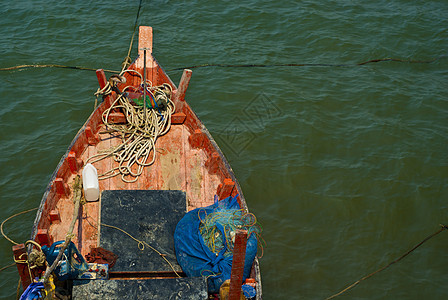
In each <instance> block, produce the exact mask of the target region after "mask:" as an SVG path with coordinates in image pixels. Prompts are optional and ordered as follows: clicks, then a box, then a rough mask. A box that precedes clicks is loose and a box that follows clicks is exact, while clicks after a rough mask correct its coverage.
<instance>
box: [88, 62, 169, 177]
mask: <svg viewBox="0 0 448 300" xmlns="http://www.w3.org/2000/svg"><path fill="white" fill-rule="evenodd" d="M126 72H134V73H136V74H137V75H138V76H139V77H140V81H143V80H142V78H143V77H142V75H141V74H140V73H139V72H137V71H135V70H130V69H129V70H124V71H123V72H122V73H121V74H120V75H122V74H124V73H126ZM147 84H148V91H147V93H148V94H149V96H150V97H152V99H154V101H156V100H158V99H160V98H163V99H164V100H165V101H166V103H167V107H166V109H164V110H159V109H157V108H156V109H146V119H145V113H144V111H145V109H144V108H143V107H142V106H139V105H133V104H132V103H131V100H130V99H129V98H128V97H126V96H124V95H125V93H124V92H125V91H126V90H127V89H129V88H130V87H131V86H127V87H125V88H124V89H123V94H122V95H119V96H118V97H117V99H115V101H114V102H113V103H112V105H111V106H110V107H109V108H108V109H106V110H105V111H104V113H103V115H102V119H103V123H104V124H105V125H106V127H107V128H108V129H112V130H113V131H116V132H117V133H119V134H120V135H121V144H119V145H118V146H116V147H114V148H112V149H109V150H106V151H102V152H100V153H98V154H96V155H93V156H91V157H89V158H88V159H87V162H90V163H92V164H93V163H96V162H98V161H100V160H102V159H105V158H108V157H112V158H113V160H114V161H115V162H116V163H117V164H118V166H116V167H113V168H112V169H110V170H106V171H105V172H104V173H103V174H100V175H99V176H98V178H99V179H100V180H102V179H107V178H111V177H114V176H117V175H119V174H121V178H122V180H123V181H124V182H128V183H129V182H135V181H137V180H138V177H139V176H140V175H141V174H142V173H143V170H144V168H145V167H148V166H150V165H152V164H153V163H154V161H155V158H156V151H155V143H156V140H157V138H158V137H160V136H162V135H164V134H166V133H167V132H168V131H169V130H170V128H171V115H172V114H173V113H174V111H175V105H174V102H173V101H171V94H172V90H171V86H170V85H169V84H163V85H160V86H156V87H153V86H152V83H151V82H150V81H149V80H147ZM116 110H120V111H122V112H123V113H124V115H125V117H126V124H112V123H109V122H108V119H109V115H110V113H111V112H113V111H116ZM87 162H86V163H87ZM129 177H131V178H132V179H128V178H129Z"/></svg>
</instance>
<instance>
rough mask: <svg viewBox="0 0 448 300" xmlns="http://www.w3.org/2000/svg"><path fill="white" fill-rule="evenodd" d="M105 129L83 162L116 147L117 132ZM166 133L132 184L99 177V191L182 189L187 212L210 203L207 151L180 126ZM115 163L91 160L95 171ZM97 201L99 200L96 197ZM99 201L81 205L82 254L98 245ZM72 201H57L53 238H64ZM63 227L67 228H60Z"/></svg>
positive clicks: (213, 177) (213, 188)
mask: <svg viewBox="0 0 448 300" xmlns="http://www.w3.org/2000/svg"><path fill="white" fill-rule="evenodd" d="M106 130H107V128H105V126H104V125H101V127H100V128H99V130H98V132H99V138H100V139H99V142H98V144H96V145H90V146H88V147H87V149H86V150H85V152H84V153H83V154H82V155H81V159H82V161H83V162H86V161H87V160H88V158H89V157H91V156H93V155H96V154H98V153H101V151H103V150H108V149H111V148H113V147H116V146H118V145H119V144H120V143H121V138H120V137H119V135H118V133H103V132H105V131H106ZM168 134H169V138H168V136H161V137H159V138H158V139H157V141H156V146H155V149H156V160H155V161H154V164H153V165H151V166H149V167H145V168H144V170H143V174H142V175H141V176H140V178H139V179H138V180H137V181H136V182H134V183H126V182H124V181H123V180H122V179H121V175H117V176H115V177H112V178H109V179H105V180H100V181H99V184H100V190H101V191H105V190H182V191H185V192H186V195H187V199H186V204H185V205H186V210H187V211H190V210H192V209H195V208H197V207H203V206H208V205H210V204H212V203H213V201H214V196H215V195H216V194H217V190H218V186H219V184H220V183H221V179H220V177H219V176H218V175H217V174H211V173H210V172H209V171H208V169H207V168H205V167H204V162H206V161H207V158H208V157H207V153H205V152H204V150H203V149H200V148H193V147H192V146H191V145H190V142H189V140H188V137H189V136H190V134H189V132H188V130H187V128H185V126H184V125H172V126H171V129H170V131H169V133H168ZM117 165H118V163H116V162H114V161H113V159H111V158H106V159H103V160H100V161H98V162H96V163H94V166H95V167H96V168H97V169H98V174H102V173H104V172H106V171H107V170H110V169H111V168H112V167H113V166H117ZM74 177H75V176H72V178H71V180H69V182H68V184H69V185H71V183H72V182H73V179H74ZM100 201H101V200H100ZM99 206H100V202H87V203H86V204H85V205H84V206H83V207H82V218H80V219H78V222H79V220H81V222H82V226H81V227H78V225H77V224H76V225H75V228H79V230H78V232H77V233H75V234H76V235H77V238H78V239H79V237H81V239H80V240H79V241H78V240H76V238H75V239H74V242H75V244H76V245H77V246H78V248H79V249H81V253H82V254H83V255H86V254H88V253H89V251H90V247H91V246H93V247H96V246H97V245H98V229H97V227H98V223H99V217H98V215H99V211H100V210H99ZM73 207H74V205H73V203H72V202H71V201H58V203H57V204H56V210H57V211H58V212H59V214H60V219H61V222H55V223H54V224H52V225H51V226H50V229H49V234H50V236H52V237H53V239H54V241H58V240H63V239H65V232H67V230H68V225H69V223H70V220H71V219H72V217H73V215H72V213H73ZM64 226H66V227H67V228H64Z"/></svg>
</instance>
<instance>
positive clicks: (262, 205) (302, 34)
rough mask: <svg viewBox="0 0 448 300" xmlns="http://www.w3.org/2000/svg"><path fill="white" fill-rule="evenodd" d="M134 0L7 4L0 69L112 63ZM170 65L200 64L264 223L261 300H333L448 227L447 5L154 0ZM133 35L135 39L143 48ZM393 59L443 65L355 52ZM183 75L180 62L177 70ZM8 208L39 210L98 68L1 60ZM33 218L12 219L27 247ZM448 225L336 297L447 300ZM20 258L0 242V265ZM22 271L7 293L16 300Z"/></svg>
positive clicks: (159, 51) (217, 125) (0, 31)
mask: <svg viewBox="0 0 448 300" xmlns="http://www.w3.org/2000/svg"><path fill="white" fill-rule="evenodd" d="M138 5H139V1H136V0H135V1H123V2H121V3H120V2H119V1H20V0H19V1H9V2H4V3H2V5H1V7H0V12H1V18H0V51H1V52H0V53H1V56H0V67H8V66H13V65H20V64H63V65H69V66H84V67H90V68H104V69H113V70H117V69H119V68H120V65H121V62H122V60H123V58H124V56H126V54H127V49H128V47H129V42H130V38H131V35H132V31H133V25H134V21H135V17H136V13H137V9H138ZM138 23H139V24H140V25H149V26H152V27H153V28H154V55H155V56H156V58H157V60H158V61H159V63H160V64H161V65H162V66H163V67H164V68H165V69H166V70H170V69H175V68H180V67H187V66H193V65H199V64H269V65H271V64H290V63H295V64H302V63H303V64H344V65H349V66H317V65H315V66H302V67H264V68H261V67H259V68H222V67H208V68H198V69H193V77H192V79H191V82H190V86H189V89H188V92H187V101H188V102H189V103H190V105H191V106H192V108H193V109H194V110H195V112H196V113H197V114H198V116H199V117H200V118H201V120H202V121H203V123H204V124H205V126H206V127H207V128H208V129H209V131H210V132H211V134H212V135H213V136H214V137H215V139H216V141H217V142H218V144H219V145H220V147H221V149H222V150H223V152H224V153H225V155H226V157H227V158H228V160H229V162H230V164H231V165H232V168H233V170H234V172H235V174H236V176H237V178H238V180H239V182H240V184H241V186H242V189H243V192H244V194H245V197H246V200H247V203H248V206H249V208H250V210H251V211H252V212H253V213H254V214H255V215H256V216H257V218H258V220H259V221H260V222H261V224H262V225H263V228H264V232H263V237H264V239H265V241H266V247H265V248H264V256H263V258H262V259H261V260H260V264H261V270H262V279H263V292H264V298H265V299H325V298H326V297H328V296H330V295H332V294H334V293H336V292H338V291H340V290H342V289H343V288H345V287H346V286H348V285H349V284H351V283H353V282H354V281H356V280H358V279H360V278H361V277H363V276H365V275H367V274H369V273H371V272H373V271H375V270H377V269H378V268H380V267H382V266H384V265H386V264H388V263H389V262H391V261H393V260H394V259H396V258H398V257H399V256H400V255H401V254H403V253H404V252H406V251H407V250H409V249H411V248H412V247H413V246H414V245H416V244H417V243H419V242H420V241H421V240H423V239H424V238H425V237H426V236H428V235H429V234H431V233H433V232H435V231H436V230H438V229H439V224H447V223H448V215H447V212H448V158H447V150H448V57H446V55H447V54H448V53H447V50H448V2H447V1H445V0H443V1H442V0H438V1H437V0H433V1H416V0H407V1H404V0H387V1H386V0H378V1H350V0H341V1H330V0H322V1H317V0H306V1H256V0H248V1H238V2H235V1H200V0H197V1H189V2H184V1H143V4H142V10H141V12H140V18H139V21H138ZM136 50H137V44H136V43H135V44H134V47H133V55H132V56H135V53H136ZM382 58H398V59H402V60H424V61H429V60H433V59H436V60H435V61H433V62H431V63H403V62H393V61H388V62H377V63H370V64H366V65H361V66H356V64H357V63H360V62H364V61H368V60H372V59H382ZM168 74H169V75H170V76H171V78H172V79H173V81H174V82H178V81H179V79H180V76H181V71H168ZM0 81H1V84H0V101H1V102H0V126H1V129H0V154H1V155H0V169H1V173H2V174H1V176H0V195H1V196H0V203H1V210H0V219H1V220H3V219H5V218H7V217H8V216H10V215H12V214H14V213H16V212H20V211H22V210H25V209H29V208H33V207H37V206H38V204H39V203H40V199H41V197H42V194H43V192H44V189H45V187H46V185H47V182H48V180H49V178H50V176H51V174H52V172H53V171H54V169H55V168H56V165H57V163H58V161H59V159H60V157H61V156H62V155H63V153H64V152H65V151H66V149H67V146H68V145H69V143H70V142H71V140H72V139H73V137H74V135H75V134H76V132H77V131H78V130H79V128H80V127H81V126H82V124H83V123H84V122H85V120H86V119H87V117H88V116H89V114H90V113H91V111H92V109H93V105H94V96H93V93H94V92H95V91H96V89H97V83H96V82H97V81H96V76H95V73H94V72H91V71H79V70H72V69H54V68H52V69H48V68H46V69H43V68H41V69H38V68H34V69H26V70H16V71H0ZM33 219H34V216H33V214H32V213H31V214H28V215H23V216H20V217H18V218H16V219H14V221H11V222H10V223H7V224H6V226H5V231H6V232H7V234H8V235H9V236H10V238H12V239H13V240H15V241H18V242H24V241H25V240H26V239H27V238H28V237H29V235H30V231H31V225H32V222H33ZM447 245H448V233H447V232H442V233H440V234H439V235H437V236H436V237H434V238H432V239H431V240H429V241H428V242H426V243H425V244H424V245H422V246H421V247H420V248H418V249H417V250H415V251H414V252H412V253H411V254H410V255H409V256H407V257H406V258H405V259H403V260H402V261H400V262H399V263H397V264H394V265H392V266H391V267H390V268H388V269H386V270H385V271H383V272H381V273H378V274H376V275H375V276H373V277H371V278H369V279H368V280H366V281H364V282H362V283H361V284H359V285H358V286H357V287H355V288H354V289H352V290H350V291H349V292H347V293H346V294H344V295H342V296H340V299H447V298H448V285H447V282H448V273H447V270H448V255H447V252H446V251H447ZM10 263H12V253H11V244H10V243H9V242H8V241H7V240H5V239H0V267H2V266H5V265H8V264H10ZM17 280H18V276H17V275H16V270H15V269H14V268H10V269H7V270H5V271H2V272H1V273H0V298H1V299H14V297H15V290H16V286H17Z"/></svg>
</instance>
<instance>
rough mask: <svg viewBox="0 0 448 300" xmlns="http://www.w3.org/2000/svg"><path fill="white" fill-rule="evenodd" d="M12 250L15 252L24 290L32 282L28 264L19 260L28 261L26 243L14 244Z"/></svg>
mask: <svg viewBox="0 0 448 300" xmlns="http://www.w3.org/2000/svg"><path fill="white" fill-rule="evenodd" d="M12 252H13V253H14V260H15V261H16V266H17V271H18V272H19V276H20V281H21V282H22V287H23V290H26V288H27V287H28V286H29V285H30V284H31V274H30V271H29V269H28V264H26V263H20V262H17V261H26V260H27V259H28V254H27V252H26V247H25V244H18V245H14V246H12Z"/></svg>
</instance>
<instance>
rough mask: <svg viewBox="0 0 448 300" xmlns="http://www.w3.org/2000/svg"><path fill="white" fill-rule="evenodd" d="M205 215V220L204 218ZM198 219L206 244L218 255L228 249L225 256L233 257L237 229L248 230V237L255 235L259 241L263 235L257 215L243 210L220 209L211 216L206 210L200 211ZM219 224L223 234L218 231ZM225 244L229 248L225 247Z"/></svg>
mask: <svg viewBox="0 0 448 300" xmlns="http://www.w3.org/2000/svg"><path fill="white" fill-rule="evenodd" d="M204 214H205V218H204V216H203V215H204ZM201 215H202V216H201ZM198 217H199V219H200V221H201V223H200V224H199V232H200V234H201V236H202V238H203V239H204V243H205V245H206V246H207V247H208V248H209V249H210V251H212V252H213V253H216V254H218V253H219V252H221V251H222V250H223V249H224V248H226V250H225V252H224V256H229V255H232V253H233V246H234V243H235V231H236V230H237V229H244V230H247V232H248V236H250V235H251V234H255V235H256V236H257V239H258V237H259V235H260V233H261V226H260V225H259V224H258V223H257V218H256V217H255V215H254V214H252V213H246V212H245V211H244V210H242V209H225V208H221V209H219V208H218V210H217V211H215V212H212V213H210V214H207V213H206V212H205V211H204V210H200V211H199V212H198ZM218 224H219V225H221V226H222V228H223V232H221V230H219V229H218V227H219V226H218ZM224 242H225V243H226V245H227V247H225V245H224Z"/></svg>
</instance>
